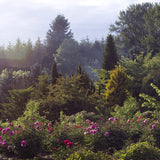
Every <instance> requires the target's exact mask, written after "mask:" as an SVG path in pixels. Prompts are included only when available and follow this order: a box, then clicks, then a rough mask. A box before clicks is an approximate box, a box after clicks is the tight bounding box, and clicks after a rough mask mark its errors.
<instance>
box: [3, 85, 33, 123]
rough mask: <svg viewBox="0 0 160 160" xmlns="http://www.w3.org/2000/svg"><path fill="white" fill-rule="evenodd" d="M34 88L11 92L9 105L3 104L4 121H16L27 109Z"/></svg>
mask: <svg viewBox="0 0 160 160" xmlns="http://www.w3.org/2000/svg"><path fill="white" fill-rule="evenodd" d="M32 91H33V87H30V88H27V89H19V90H17V89H14V90H10V91H9V94H10V96H9V97H8V103H2V109H3V115H2V119H3V120H4V119H8V120H10V121H12V120H16V119H17V118H18V117H19V116H21V115H22V114H23V112H24V110H25V109H26V104H27V102H28V101H29V100H30V98H31V93H32Z"/></svg>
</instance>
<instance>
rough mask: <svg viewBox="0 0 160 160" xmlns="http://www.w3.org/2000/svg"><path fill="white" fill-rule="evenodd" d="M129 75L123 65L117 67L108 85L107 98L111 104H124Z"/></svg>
mask: <svg viewBox="0 0 160 160" xmlns="http://www.w3.org/2000/svg"><path fill="white" fill-rule="evenodd" d="M127 88H128V77H127V74H126V73H125V72H124V71H123V70H122V68H121V67H116V68H115V69H114V70H113V71H112V73H111V75H110V79H109V81H108V83H107V85H106V90H107V91H106V93H105V99H106V100H107V104H109V106H113V105H115V104H118V105H120V106H122V105H123V102H124V101H125V100H126V98H127Z"/></svg>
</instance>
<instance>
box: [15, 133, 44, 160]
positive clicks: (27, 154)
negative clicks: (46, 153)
mask: <svg viewBox="0 0 160 160" xmlns="http://www.w3.org/2000/svg"><path fill="white" fill-rule="evenodd" d="M24 140H25V141H26V145H25V146H23V147H22V146H21V142H22V141H24ZM41 141H42V139H41V137H39V136H38V135H37V134H36V132H35V131H34V130H27V131H25V132H24V133H23V134H20V135H19V136H17V138H15V140H14V142H13V143H14V145H15V148H14V150H15V153H16V154H17V156H18V157H20V158H33V157H34V156H36V155H37V153H39V151H40V149H41Z"/></svg>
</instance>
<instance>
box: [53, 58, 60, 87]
mask: <svg viewBox="0 0 160 160" xmlns="http://www.w3.org/2000/svg"><path fill="white" fill-rule="evenodd" d="M51 76H52V84H55V83H56V80H57V78H58V77H59V73H58V71H57V64H56V62H55V61H53V64H52V70H51Z"/></svg>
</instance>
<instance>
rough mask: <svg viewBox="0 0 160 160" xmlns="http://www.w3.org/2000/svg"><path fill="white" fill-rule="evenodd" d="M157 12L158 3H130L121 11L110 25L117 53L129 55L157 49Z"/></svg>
mask: <svg viewBox="0 0 160 160" xmlns="http://www.w3.org/2000/svg"><path fill="white" fill-rule="evenodd" d="M159 14H160V5H159V4H158V3H155V4H153V3H142V4H132V5H130V6H129V7H128V8H127V10H126V11H121V12H120V14H119V18H118V20H117V21H115V24H112V25H111V26H110V31H111V32H113V33H116V44H117V47H118V53H120V54H121V55H124V56H127V57H129V56H130V55H132V54H133V53H136V54H138V53H140V52H141V51H143V52H150V51H152V52H153V53H154V52H157V51H159V50H160V46H159V37H160V30H159V23H160V17H159Z"/></svg>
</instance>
